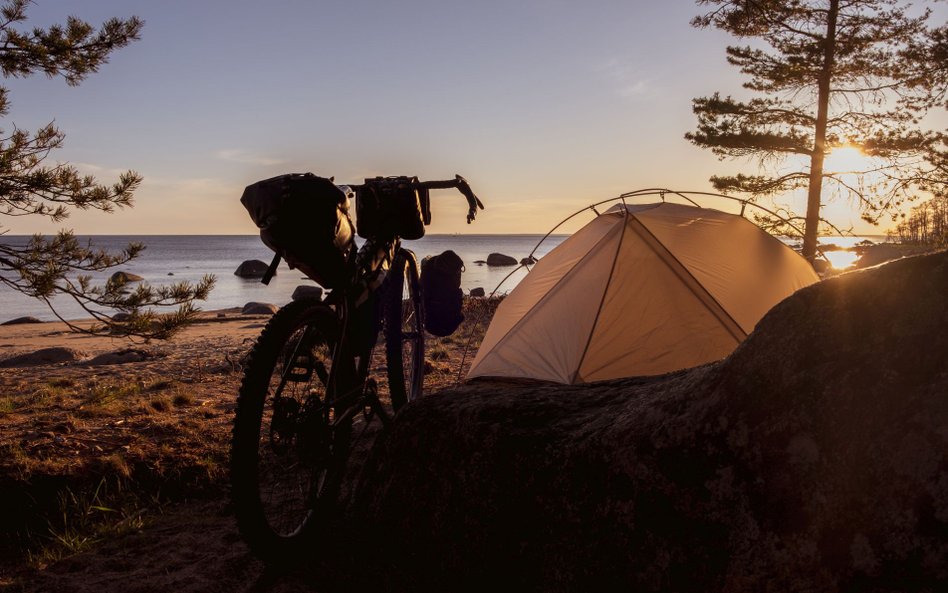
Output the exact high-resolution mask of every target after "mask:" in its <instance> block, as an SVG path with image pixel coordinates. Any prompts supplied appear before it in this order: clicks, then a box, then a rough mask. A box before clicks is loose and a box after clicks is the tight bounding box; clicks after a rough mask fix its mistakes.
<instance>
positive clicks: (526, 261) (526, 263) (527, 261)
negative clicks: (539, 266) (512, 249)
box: [520, 255, 537, 266]
mask: <svg viewBox="0 0 948 593" xmlns="http://www.w3.org/2000/svg"><path fill="white" fill-rule="evenodd" d="M535 263H537V258H535V257H533V256H532V255H528V256H527V257H525V258H523V259H522V260H520V265H522V266H532V265H533V264H535Z"/></svg>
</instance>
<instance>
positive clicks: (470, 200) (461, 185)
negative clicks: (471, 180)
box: [454, 175, 484, 224]
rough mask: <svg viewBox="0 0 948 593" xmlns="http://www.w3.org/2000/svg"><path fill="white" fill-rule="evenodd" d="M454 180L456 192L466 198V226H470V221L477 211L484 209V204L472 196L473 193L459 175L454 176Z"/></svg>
mask: <svg viewBox="0 0 948 593" xmlns="http://www.w3.org/2000/svg"><path fill="white" fill-rule="evenodd" d="M454 180H455V181H456V182H457V188H458V191H460V192H461V193H462V194H464V197H465V198H467V205H468V211H467V224H471V221H473V220H474V218H475V217H476V216H477V209H478V208H480V209H481V210H483V209H484V204H483V202H481V201H480V200H479V199H478V197H477V196H475V195H474V191H473V190H472V189H471V186H470V185H469V184H468V182H467V180H466V179H464V178H463V177H461V176H460V175H455V176H454Z"/></svg>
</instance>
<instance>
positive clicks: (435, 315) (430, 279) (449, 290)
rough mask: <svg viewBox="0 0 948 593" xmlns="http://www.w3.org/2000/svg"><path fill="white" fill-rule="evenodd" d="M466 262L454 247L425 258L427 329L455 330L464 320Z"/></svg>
mask: <svg viewBox="0 0 948 593" xmlns="http://www.w3.org/2000/svg"><path fill="white" fill-rule="evenodd" d="M462 271H464V262H463V261H462V260H461V258H460V257H459V256H458V254H456V253H454V252H453V251H450V250H448V251H445V252H444V253H442V254H440V255H432V256H429V257H426V258H424V259H423V260H421V293H422V295H424V298H423V303H424V307H425V309H424V310H425V329H427V330H428V331H429V332H430V333H432V334H434V335H436V336H442V337H443V336H449V335H451V334H453V333H454V332H455V331H456V330H457V329H458V326H460V325H461V322H462V321H464V313H463V312H462V311H461V308H462V304H463V303H462V301H463V299H462V293H461V272H462Z"/></svg>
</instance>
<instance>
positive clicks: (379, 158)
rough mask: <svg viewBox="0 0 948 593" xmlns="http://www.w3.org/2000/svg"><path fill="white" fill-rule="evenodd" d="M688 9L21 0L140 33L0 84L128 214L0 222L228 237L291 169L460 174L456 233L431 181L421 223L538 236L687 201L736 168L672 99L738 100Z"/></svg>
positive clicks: (486, 1)
mask: <svg viewBox="0 0 948 593" xmlns="http://www.w3.org/2000/svg"><path fill="white" fill-rule="evenodd" d="M698 12H699V10H698V9H697V7H696V6H695V5H694V3H693V2H691V1H690V0H689V1H686V0H674V1H668V2H658V1H636V0H624V1H600V0H594V1H589V2H575V1H573V2H570V1H566V0H546V1H543V0H525V1H521V2H499V1H492V0H477V1H471V0H465V1H463V2H461V1H453V0H439V1H434V0H431V1H424V0H407V1H402V2H383V1H376V2H369V1H362V0H345V1H338V2H337V1H325V0H322V1H319V2H313V1H303V0H295V1H289V0H273V1H271V2H260V1H259V0H256V1H253V2H251V1H244V0H226V1H225V0H200V1H195V0H187V1H184V0H164V1H162V2H155V1H144V0H90V1H84V2H81V3H77V2H75V1H74V0H71V1H63V0H56V1H53V0H36V4H35V5H33V6H31V8H30V14H31V15H32V18H31V20H30V24H36V25H44V26H45V25H48V24H50V23H53V22H62V21H63V20H64V18H65V16H66V15H69V14H75V15H77V16H79V17H81V18H83V19H85V20H88V21H90V22H92V23H95V24H99V23H101V22H102V21H103V20H105V19H106V18H108V17H111V16H131V15H138V16H140V17H142V18H143V19H144V20H145V27H144V31H143V34H142V39H141V40H140V41H138V42H136V43H133V44H132V45H131V46H129V47H126V48H124V49H121V50H118V51H117V52H116V53H115V54H113V57H112V59H111V61H110V63H108V64H106V65H104V66H103V67H102V69H101V71H100V72H99V73H97V74H93V75H92V76H90V77H89V78H88V79H87V80H86V81H85V82H84V83H82V85H80V86H79V87H74V88H71V87H68V86H67V85H66V84H65V83H64V82H63V81H62V80H61V79H52V80H49V79H46V78H44V77H43V76H38V77H37V76H34V77H33V78H30V79H8V80H6V81H4V84H6V85H7V86H8V88H10V90H11V96H10V99H11V104H12V107H11V113H10V115H9V116H8V117H7V118H5V120H4V121H3V122H2V127H3V128H4V129H5V130H7V131H9V130H10V129H11V128H12V127H13V125H14V124H15V125H16V126H17V127H19V128H21V129H28V130H35V129H36V128H38V127H39V126H41V125H43V124H46V123H48V122H49V121H51V120H55V122H56V125H57V126H59V127H60V129H62V130H63V131H64V132H65V133H66V135H67V138H66V144H65V148H64V149H62V150H60V151H58V152H56V153H54V154H53V155H52V158H53V159H56V160H65V161H70V162H72V163H74V164H77V165H78V166H80V167H81V168H82V169H83V170H84V171H88V172H92V173H95V174H96V175H98V176H100V178H101V180H102V181H107V182H110V181H112V180H113V179H114V177H115V176H116V175H117V172H119V171H122V170H125V169H134V170H136V171H138V172H140V173H141V174H143V175H144V177H145V182H144V184H143V185H142V187H141V189H140V190H139V191H138V192H137V194H136V203H135V207H134V208H133V209H129V210H124V211H119V212H117V213H115V214H111V215H106V214H102V213H100V212H89V213H84V212H77V213H75V214H73V215H72V216H71V217H70V218H69V219H68V220H67V221H66V222H65V223H63V224H55V223H47V222H43V221H41V220H40V219H38V218H36V217H28V218H21V219H14V220H3V221H2V223H3V225H4V226H6V227H8V228H10V229H11V232H13V233H32V232H50V231H54V230H56V229H58V228H60V227H61V226H69V227H73V228H75V230H76V231H77V232H80V233H87V234H96V233H109V234H139V233H159V234H176V233H180V234H194V233H197V234H204V233H207V234H211V233H228V234H229V233H233V234H245V233H247V234H249V233H254V232H256V229H255V227H254V226H253V224H252V223H251V221H250V219H249V217H248V216H247V215H246V212H245V211H244V210H243V208H242V207H241V206H240V203H239V198H240V194H241V191H242V190H243V187H244V186H245V185H247V184H249V183H252V182H254V181H256V180H259V179H263V178H266V177H271V176H273V175H277V174H280V173H285V172H303V171H313V172H315V173H317V174H321V175H324V176H335V177H336V180H337V181H340V182H341V181H351V182H359V181H361V180H362V179H363V178H364V177H366V176H374V175H396V174H414V175H418V176H420V177H423V178H448V177H452V176H453V175H454V173H461V174H462V175H464V176H465V177H467V179H468V180H469V181H470V182H471V184H472V186H473V187H474V189H475V191H476V192H477V193H478V195H479V196H480V197H481V198H482V199H483V200H484V202H485V203H486V204H487V207H488V209H487V211H485V212H483V213H482V215H481V216H479V218H478V220H477V221H476V222H475V223H474V225H472V226H470V227H468V226H466V225H465V224H464V213H465V207H464V203H463V199H462V198H461V197H460V195H459V194H456V193H449V192H444V193H436V194H434V195H435V198H436V199H435V204H434V219H435V220H434V224H432V226H431V227H429V232H435V233H437V232H442V233H444V232H481V233H506V232H515V233H517V232H541V233H542V232H546V231H547V230H548V229H549V228H550V227H551V226H552V225H553V224H555V223H556V222H558V221H559V220H560V219H561V218H563V217H564V216H565V215H567V214H569V213H570V212H572V211H574V210H576V209H578V208H581V207H583V206H585V205H587V204H589V203H590V202H593V201H597V200H602V199H606V198H609V197H612V196H614V195H616V194H618V193H621V192H623V191H630V190H634V189H639V188H643V187H654V186H661V187H671V188H675V189H695V190H705V191H707V190H710V184H709V183H708V182H707V179H708V177H709V176H710V175H711V174H713V173H720V172H733V171H736V170H737V169H738V167H739V165H738V164H734V163H720V162H719V161H717V159H716V158H715V157H714V156H713V155H711V154H710V153H709V152H707V151H704V150H701V149H699V148H697V147H694V146H692V145H691V144H689V143H688V142H687V141H686V140H684V139H683V134H684V133H685V132H687V131H689V130H691V129H692V128H693V126H694V123H695V119H694V116H693V115H692V113H691V99H692V98H693V97H696V96H701V95H707V94H710V93H712V92H714V91H716V90H720V91H722V92H724V93H740V89H739V85H740V82H741V81H742V78H741V76H740V74H739V73H738V72H737V71H736V69H734V68H732V67H729V66H728V65H727V63H726V62H725V57H724V47H725V45H726V44H728V43H729V42H732V41H733V40H731V39H730V38H729V37H728V36H726V35H724V34H722V33H719V32H717V31H711V30H696V29H692V28H691V27H690V26H689V25H688V22H689V20H690V18H691V17H692V16H694V15H696V14H697V13H698ZM832 215H833V217H834V220H835V222H837V223H838V224H840V225H843V226H846V225H847V224H848V223H849V222H850V220H852V221H853V222H854V223H855V222H857V221H858V216H857V215H855V214H849V213H848V212H847V211H846V209H845V208H844V207H839V208H835V209H834V210H833V211H832ZM857 230H864V229H860V228H858V227H857ZM876 232H878V231H876Z"/></svg>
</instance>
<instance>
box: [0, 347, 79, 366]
mask: <svg viewBox="0 0 948 593" xmlns="http://www.w3.org/2000/svg"><path fill="white" fill-rule="evenodd" d="M85 357H86V354H85V353H84V352H80V351H79V350H75V349H73V348H63V347H58V346H57V347H53V348H43V349H40V350H36V351H34V352H27V353H25V354H18V355H16V356H12V357H10V358H7V359H5V360H0V368H10V367H33V366H40V365H45V364H60V363H68V362H76V361H78V360H82V359H83V358H85Z"/></svg>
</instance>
